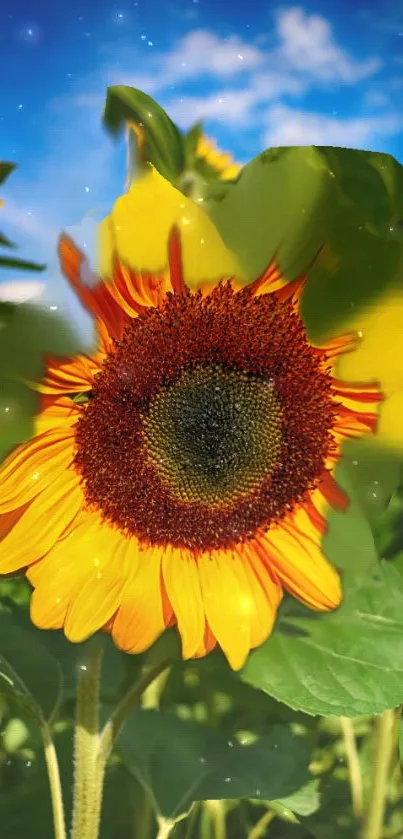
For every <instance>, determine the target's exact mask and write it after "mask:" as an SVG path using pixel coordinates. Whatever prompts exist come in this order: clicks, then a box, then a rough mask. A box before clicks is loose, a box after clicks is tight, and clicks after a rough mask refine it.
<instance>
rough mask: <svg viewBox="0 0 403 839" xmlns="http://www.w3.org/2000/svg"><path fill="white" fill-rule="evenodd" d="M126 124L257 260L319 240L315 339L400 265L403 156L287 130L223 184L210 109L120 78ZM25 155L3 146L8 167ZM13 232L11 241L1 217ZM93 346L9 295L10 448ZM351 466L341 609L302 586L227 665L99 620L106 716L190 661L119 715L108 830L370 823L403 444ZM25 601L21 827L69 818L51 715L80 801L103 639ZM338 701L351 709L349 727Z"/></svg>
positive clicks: (1, 619) (395, 602)
mask: <svg viewBox="0 0 403 839" xmlns="http://www.w3.org/2000/svg"><path fill="white" fill-rule="evenodd" d="M128 124H135V125H137V126H138V128H139V129H140V132H141V139H140V143H139V144H136V148H135V149H134V148H133V147H132V148H131V153H132V156H133V160H132V163H133V162H135V163H136V165H137V166H142V165H143V164H144V163H145V162H147V161H151V162H152V163H153V164H154V165H155V166H156V167H157V169H158V170H159V171H160V172H161V174H163V175H164V176H165V177H167V178H168V179H169V180H170V181H171V182H172V183H174V184H175V185H176V186H178V187H179V188H180V189H182V190H183V191H184V192H187V193H188V194H190V195H192V196H193V197H195V196H203V197H204V198H206V201H205V206H206V207H207V210H208V212H209V213H210V215H211V217H212V219H213V221H214V222H215V223H216V225H217V227H218V229H219V231H220V233H221V235H222V237H223V239H224V240H225V241H226V242H227V244H228V245H229V246H230V247H231V248H233V249H234V251H235V252H236V253H237V255H238V257H239V259H240V261H241V264H242V267H243V269H244V271H245V274H246V275H247V276H249V277H251V278H252V277H255V276H257V275H258V274H260V273H261V271H262V270H263V269H264V268H265V267H266V265H267V264H268V262H269V260H270V258H271V257H272V256H273V254H276V255H277V257H278V259H279V262H280V265H281V267H282V268H283V270H284V271H285V273H286V275H287V276H290V277H291V276H296V275H297V274H298V273H300V272H301V271H302V270H303V269H304V268H305V267H306V266H307V264H308V263H309V261H310V259H311V258H312V256H313V255H314V254H316V253H318V258H317V260H316V262H315V264H314V266H313V268H312V271H311V273H310V280H309V283H308V285H307V288H306V292H305V294H304V299H303V315H304V317H305V320H306V324H307V328H308V331H309V334H310V336H311V337H312V338H314V339H315V340H320V339H321V338H323V337H324V336H327V335H328V334H334V333H337V332H340V331H344V324H345V323H346V321H348V320H349V318H350V317H351V315H352V313H353V312H354V311H357V310H359V309H360V308H362V307H364V306H365V305H367V304H368V303H370V302H374V301H376V300H377V299H378V298H379V297H380V296H381V295H382V293H383V292H384V291H385V290H386V289H391V288H397V287H398V284H399V283H401V279H402V276H401V272H402V264H403V225H402V219H403V197H402V196H403V169H402V167H401V166H399V164H398V163H397V162H396V161H395V160H394V159H393V158H390V157H387V156H384V155H377V154H375V153H369V152H355V151H352V150H345V149H344V150H342V149H333V148H294V149H292V148H291V149H271V150H268V151H267V152H264V154H263V155H260V156H259V157H258V158H256V159H255V160H253V161H252V162H251V163H250V164H248V165H247V166H245V167H244V169H243V170H242V172H241V174H240V175H239V176H238V177H237V178H236V180H235V181H234V182H232V183H220V184H218V183H217V173H216V172H215V170H214V167H213V166H211V165H210V164H207V163H206V162H205V161H201V160H200V159H199V158H198V154H197V147H198V142H199V140H200V137H201V132H202V127H201V124H200V123H197V124H196V125H195V126H193V128H192V129H191V130H190V131H189V132H188V133H187V134H186V135H184V134H181V132H180V131H179V130H178V128H177V127H176V125H175V124H174V123H173V122H172V120H170V118H169V117H168V116H167V114H166V113H165V112H164V111H163V110H162V109H161V108H160V106H158V105H157V103H155V102H154V100H152V99H151V98H150V97H148V96H147V95H146V94H144V93H142V92H141V91H138V90H136V89H133V88H127V87H124V86H116V87H112V88H109V90H108V94H107V100H106V105H105V111H104V125H105V127H106V129H107V130H108V131H109V132H110V133H111V134H112V135H113V136H117V135H118V134H119V132H120V131H121V130H122V129H123V128H124V127H126V126H127V125H128ZM131 139H132V141H133V136H132V138H131ZM13 169H14V165H13V164H7V163H3V164H0V183H2V182H3V181H5V179H6V178H7V177H8V175H9V174H10V173H11V172H12V170H13ZM0 245H1V246H3V248H8V249H11V248H12V247H13V243H12V242H11V241H10V240H9V239H8V238H7V237H6V236H5V235H4V234H0ZM322 246H323V247H322ZM321 247H322V250H320V248H321ZM319 251H320V252H319ZM17 266H18V267H20V268H23V267H26V268H31V269H35V270H40V269H41V268H42V267H43V266H35V265H33V264H32V263H27V262H22V261H19V260H14V259H9V258H8V257H3V258H0V267H17ZM335 288H337V294H335ZM77 348H78V341H77V339H76V337H75V336H74V335H73V334H72V333H71V331H70V330H69V329H68V328H67V327H66V326H65V325H64V324H63V322H62V321H61V320H59V319H57V318H56V317H55V316H53V315H51V316H50V315H49V313H45V312H43V311H41V310H40V309H33V308H32V307H25V306H13V305H11V304H1V305H0V397H1V404H0V450H1V451H0V455H4V454H5V453H6V452H8V451H9V450H10V448H12V447H13V446H14V445H15V444H16V443H17V442H19V441H21V440H24V439H26V438H28V437H29V435H30V433H31V431H32V415H33V413H34V411H35V409H36V407H37V400H36V396H35V394H34V393H33V392H32V391H31V390H29V388H28V387H27V386H26V384H25V380H26V379H36V378H39V377H40V376H41V373H42V370H43V360H44V358H43V357H44V354H45V353H47V352H51V353H55V354H60V355H67V354H70V353H73V352H75V351H76V350H77ZM336 478H337V480H338V482H339V483H340V485H341V486H342V487H343V488H344V489H345V490H346V492H347V494H348V495H349V497H350V500H351V504H350V507H349V510H348V511H347V512H346V513H341V512H337V511H332V512H331V513H330V515H329V530H328V533H327V535H326V537H325V539H324V543H323V549H324V552H325V554H326V555H327V556H328V558H329V559H330V560H331V561H332V562H334V564H335V565H336V566H337V567H338V568H339V569H341V572H342V576H343V590H344V601H343V604H342V606H341V607H340V608H339V609H338V610H336V611H335V612H332V613H329V614H314V613H312V612H311V611H309V610H308V609H305V608H304V607H303V606H301V605H299V604H297V603H296V602H295V601H293V600H291V599H290V598H286V599H285V601H284V603H283V606H282V608H281V610H280V615H279V618H278V621H277V625H276V627H275V630H274V632H273V634H272V636H271V637H270V638H269V639H268V641H267V642H266V643H265V644H263V645H262V646H261V647H260V648H259V649H257V650H255V651H254V652H253V653H252V654H251V655H250V657H249V660H248V662H247V663H246V665H245V667H244V668H243V670H242V671H241V672H240V673H233V672H232V671H230V669H229V667H228V664H227V663H226V661H225V660H224V657H223V656H222V655H221V653H220V652H219V651H216V652H214V653H212V654H211V655H209V656H208V658H207V659H205V660H201V661H195V662H190V663H184V662H183V661H182V660H181V656H180V646H179V639H178V635H177V633H176V631H175V630H174V629H171V630H170V631H169V632H167V633H165V635H164V636H163V637H162V638H161V639H159V641H158V642H157V643H156V644H155V645H154V647H153V648H152V649H151V650H149V651H147V652H146V653H145V654H143V655H142V656H127V655H124V654H123V653H121V652H119V651H118V650H117V649H116V648H115V647H114V645H113V643H112V641H111V639H110V638H109V637H108V636H107V635H105V634H102V635H101V636H100V643H101V644H102V649H103V668H102V678H101V684H100V700H101V721H102V723H105V722H106V721H107V720H108V718H109V716H110V713H111V708H115V707H116V705H117V704H118V703H119V701H121V700H122V696H124V695H125V692H126V690H127V689H128V688H129V687H130V686H131V685H133V683H137V680H138V679H139V678H140V677H141V675H142V674H143V672H144V668H145V667H146V668H147V667H150V666H155V663H156V662H158V661H161V660H162V661H165V660H166V659H167V658H169V660H170V661H172V662H173V663H172V666H171V668H170V672H169V674H168V677H167V679H166V680H163V681H162V682H161V685H158V686H157V687H158V690H154V693H152V694H151V702H150V695H148V697H146V699H147V702H145V701H144V707H142V708H141V707H140V708H139V707H137V708H135V709H134V711H132V713H131V714H130V716H129V718H128V720H127V722H126V725H125V727H124V728H123V729H122V731H121V732H120V735H119V738H118V741H117V744H116V746H115V749H114V750H113V752H112V755H111V758H110V760H109V764H108V767H107V773H106V788H105V798H104V809H103V820H102V832H101V839H152V837H155V835H156V830H157V821H158V820H161V818H163V819H168V820H171V821H173V822H175V827H174V839H193V838H194V839H218V838H219V837H221V838H222V839H247V837H250V836H251V835H252V836H254V837H257V836H258V835H260V836H261V837H263V836H270V837H271V836H273V839H312V837H313V839H357V836H359V835H360V834H361V822H362V815H360V813H359V812H357V804H356V802H355V805H354V807H353V804H352V787H354V784H357V783H358V785H359V786H360V785H361V786H362V789H360V796H361V797H362V808H361V809H362V812H363V813H364V815H365V813H366V812H367V811H368V808H369V807H370V806H371V801H372V800H373V782H372V780H371V777H372V776H371V765H372V764H375V765H376V760H377V753H376V752H374V749H377V748H378V749H379V743H378V741H377V740H376V738H375V737H374V715H376V714H381V713H382V712H384V711H385V709H393V708H395V707H397V706H400V705H401V704H403V663H402V662H403V527H402V521H403V489H402V463H401V461H400V460H399V458H398V457H397V456H395V455H393V456H391V455H388V454H386V453H385V452H380V451H379V450H378V449H377V447H376V445H373V444H372V443H367V442H365V443H363V442H354V443H350V444H349V445H348V446H346V448H345V459H344V461H343V463H342V464H340V465H339V466H338V467H337V471H336ZM381 558H382V559H383V561H382V562H381V563H380V559H381ZM28 610H29V587H28V585H27V583H26V582H25V581H24V580H22V579H20V578H9V579H3V580H2V581H1V582H0V721H1V731H2V738H1V741H0V824H1V825H2V836H4V837H5V839H19V837H21V839H23V837H25V836H27V835H38V836H41V837H42V839H51V837H52V836H53V831H52V817H51V808H50V805H49V788H48V778H47V774H46V765H45V761H44V757H43V752H42V743H41V737H40V732H41V731H42V733H43V730H44V728H45V729H46V730H47V731H49V732H51V734H52V736H53V738H54V742H55V745H56V749H57V753H58V756H59V763H60V769H61V778H62V786H63V791H64V798H65V804H66V811H67V815H68V818H69V816H70V811H71V789H72V769H73V744H72V733H73V727H74V713H75V709H74V700H75V695H76V686H77V672H78V667H79V665H80V662H81V661H82V659H83V657H84V656H85V655H86V652H87V647H86V645H76V646H74V645H72V644H69V643H68V642H67V641H66V639H65V638H64V636H63V634H62V633H61V632H41V631H40V630H38V629H36V628H35V627H34V626H33V625H32V623H31V621H30V618H29V611H28ZM154 688H155V686H154ZM150 704H151V706H152V709H151V710H150ZM146 706H147V707H146ZM340 716H343V717H350V718H353V722H352V724H351V729H350V731H351V730H352V737H351V738H350V740H348V738H347V737H346V734H345V729H343V725H342V722H341V720H340ZM397 716H398V715H397V714H396V723H397ZM394 719H395V717H394V716H393V715H392V721H393V720H394ZM393 736H394V737H395V732H393ZM393 742H395V744H396V749H395V750H393V749H392V760H391V764H390V766H389V767H386V768H387V772H388V774H387V784H386V790H385V796H384V798H385V804H386V814H385V827H384V831H383V835H382V839H398V837H400V836H402V835H403V784H402V777H401V772H400V767H399V758H398V755H397V745H398V743H399V746H400V761H401V762H403V757H402V755H403V734H402V727H401V723H400V732H399V734H397V732H396V737H395V741H393ZM381 745H382V744H381ZM352 750H353V755H355V758H356V765H355V770H354V771H353V770H352V768H351V760H352V757H351V751H352ZM357 767H358V768H357ZM357 774H358V781H357ZM354 809H355V812H354ZM259 831H260V834H259ZM379 839H381V837H379Z"/></svg>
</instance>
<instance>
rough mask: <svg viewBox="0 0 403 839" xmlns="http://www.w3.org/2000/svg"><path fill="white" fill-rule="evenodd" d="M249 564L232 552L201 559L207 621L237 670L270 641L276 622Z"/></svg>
mask: <svg viewBox="0 0 403 839" xmlns="http://www.w3.org/2000/svg"><path fill="white" fill-rule="evenodd" d="M247 562H248V560H247V558H246V557H241V556H239V555H238V554H236V553H235V552H230V551H214V552H213V553H212V554H202V556H201V557H199V559H198V566H199V574H200V582H201V588H202V593H203V601H204V608H205V611H206V616H207V620H208V623H209V625H210V627H211V631H212V632H213V634H214V636H215V637H216V639H217V642H218V643H219V645H220V647H221V649H222V650H223V652H224V653H225V655H226V657H227V659H228V661H229V663H230V665H231V667H232V668H233V670H239V669H240V668H241V667H242V665H243V664H244V663H245V660H246V658H247V655H248V653H249V650H250V649H251V647H252V646H255V645H256V644H257V643H261V641H263V640H264V638H267V636H268V635H269V632H270V630H271V627H272V625H273V620H274V610H271V609H269V608H268V606H267V605H266V604H265V605H263V604H264V599H263V597H262V591H263V590H262V589H261V588H260V586H259V584H258V582H257V579H256V578H252V575H251V574H250V573H249V569H248V571H247V570H246V564H247ZM266 603H267V601H266ZM259 610H262V611H261V613H260V612H259ZM262 621H263V623H264V624H265V623H267V625H266V627H262Z"/></svg>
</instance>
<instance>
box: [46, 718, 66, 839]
mask: <svg viewBox="0 0 403 839" xmlns="http://www.w3.org/2000/svg"><path fill="white" fill-rule="evenodd" d="M41 733H42V740H43V746H44V753H45V762H46V768H47V772H48V778H49V788H50V797H51V800H52V814H53V833H54V839H66V821H65V815H64V806H63V793H62V785H61V783H60V772H59V763H58V760H57V754H56V749H55V744H54V742H53V739H52V733H51V730H50V726H49V725H48V723H47V722H45V720H43V722H42V723H41Z"/></svg>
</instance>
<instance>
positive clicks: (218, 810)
mask: <svg viewBox="0 0 403 839" xmlns="http://www.w3.org/2000/svg"><path fill="white" fill-rule="evenodd" d="M205 806H206V807H207V810H208V811H209V813H210V818H211V822H212V825H213V836H214V839H226V837H227V828H226V819H225V810H224V805H223V802H222V801H213V800H212V801H206V802H205Z"/></svg>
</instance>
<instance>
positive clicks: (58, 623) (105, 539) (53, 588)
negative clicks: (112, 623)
mask: <svg viewBox="0 0 403 839" xmlns="http://www.w3.org/2000/svg"><path fill="white" fill-rule="evenodd" d="M124 541H125V540H124V539H123V537H121V535H120V534H119V533H118V532H117V531H115V530H112V529H111V528H109V527H108V525H106V524H104V523H103V522H102V521H101V519H100V517H99V516H97V515H96V514H93V513H89V514H86V515H84V516H83V518H82V519H81V522H80V524H79V525H78V526H77V527H75V528H74V529H73V530H72V532H71V533H70V534H69V535H68V536H67V537H66V538H65V539H63V540H61V541H59V542H58V543H57V544H56V545H55V547H54V548H53V549H52V550H51V551H49V553H48V554H47V555H46V557H44V558H43V559H41V560H39V561H38V562H37V563H35V564H34V565H33V566H31V568H29V569H28V572H27V576H28V578H29V580H30V581H31V583H32V584H33V585H34V586H35V591H34V593H33V595H32V598H31V618H32V620H33V622H34V623H35V624H36V625H37V626H39V627H40V628H41V629H58V628H61V627H62V626H64V629H65V633H66V636H67V637H68V639H69V640H70V641H73V642H78V641H83V640H84V639H85V638H88V637H89V636H90V635H92V634H93V633H94V632H96V631H97V630H98V629H100V628H102V627H103V626H104V625H105V623H106V622H107V621H108V620H109V619H110V617H111V616H112V615H113V613H114V612H115V611H116V609H117V607H118V605H119V602H120V594H121V591H122V588H123V583H124V579H125V573H126V569H125V565H124V562H122V561H121V556H120V553H121V552H122V551H121V550H120V549H121V548H122V547H123V545H124Z"/></svg>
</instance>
